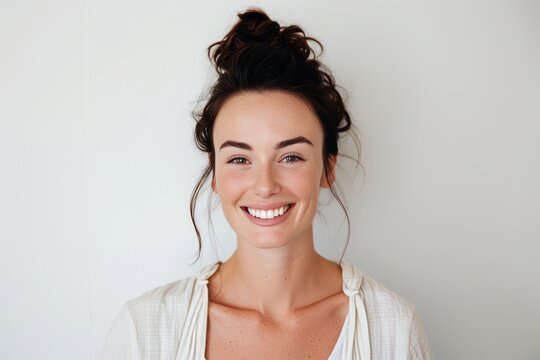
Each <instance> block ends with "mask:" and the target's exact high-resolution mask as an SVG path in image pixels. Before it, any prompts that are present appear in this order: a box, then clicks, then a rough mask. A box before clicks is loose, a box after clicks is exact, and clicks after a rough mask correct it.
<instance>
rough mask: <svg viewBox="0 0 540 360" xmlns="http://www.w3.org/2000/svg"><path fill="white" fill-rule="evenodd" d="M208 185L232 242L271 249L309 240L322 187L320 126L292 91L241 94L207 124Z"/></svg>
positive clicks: (232, 98)
mask: <svg viewBox="0 0 540 360" xmlns="http://www.w3.org/2000/svg"><path fill="white" fill-rule="evenodd" d="M213 141H214V148H215V169H214V178H213V181H212V187H213V189H214V191H215V192H216V193H217V194H218V195H219V197H220V200H221V206H222V208H223V212H224V214H225V217H226V218H227V221H228V222H229V224H230V225H231V227H232V228H233V229H234V231H235V232H236V233H237V235H238V246H243V245H244V244H251V245H252V246H255V247H257V248H277V247H282V246H286V245H287V244H292V243H295V242H298V241H302V240H303V239H305V240H309V241H311V240H312V222H313V218H314V216H315V213H316V211H317V203H318V197H319V189H320V187H321V186H322V187H327V186H328V184H327V182H326V177H325V176H324V165H323V131H322V127H321V124H320V122H319V120H318V119H317V117H316V116H315V115H314V114H313V113H312V112H311V110H310V108H309V107H308V105H307V104H306V103H305V102H304V101H303V100H302V99H301V98H300V97H298V96H296V95H293V94H291V93H287V92H284V91H276V90H272V91H264V92H243V93H239V94H236V95H234V96H232V97H231V98H230V99H228V100H227V101H226V103H225V104H224V105H223V106H222V108H221V110H220V112H219V114H218V116H217V118H216V122H215V125H214V130H213Z"/></svg>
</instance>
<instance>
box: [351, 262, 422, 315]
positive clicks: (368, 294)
mask: <svg viewBox="0 0 540 360" xmlns="http://www.w3.org/2000/svg"><path fill="white" fill-rule="evenodd" d="M342 268H343V281H344V283H345V284H344V286H345V288H346V289H347V288H350V289H351V290H357V291H358V292H359V293H360V295H361V296H362V298H363V300H364V302H365V303H366V307H367V308H368V309H371V310H373V309H374V308H376V309H378V310H379V311H384V314H387V315H389V314H393V315H400V316H404V317H411V316H413V314H414V313H415V312H416V310H415V308H414V306H413V305H412V304H411V303H410V302H409V301H407V300H405V299H404V298H403V297H401V296H400V295H398V294H397V293H395V292H394V291H392V290H390V289H388V288H387V287H386V286H384V285H383V284H381V283H380V282H378V281H377V280H375V279H373V278H372V277H370V276H368V275H366V274H365V273H364V272H362V271H361V270H360V269H359V268H358V267H357V266H355V265H353V264H350V263H348V262H345V261H344V262H343V263H342Z"/></svg>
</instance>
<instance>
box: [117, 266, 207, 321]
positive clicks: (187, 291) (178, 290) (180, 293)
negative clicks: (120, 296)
mask: <svg viewBox="0 0 540 360" xmlns="http://www.w3.org/2000/svg"><path fill="white" fill-rule="evenodd" d="M196 283H197V278H196V277H195V276H193V277H188V278H185V279H182V280H178V281H175V282H171V283H168V284H165V285H162V286H159V287H156V288H154V289H151V290H148V291H145V292H144V293H142V294H141V295H139V296H137V297H135V298H133V299H131V300H129V301H128V302H126V304H125V308H126V309H127V310H128V311H129V313H130V314H131V315H132V316H137V315H148V314H149V312H151V311H152V310H153V309H159V308H162V309H163V308H178V306H182V305H184V304H188V303H189V302H190V301H191V298H192V297H193V295H194V294H196V293H197V290H198V289H197V286H196Z"/></svg>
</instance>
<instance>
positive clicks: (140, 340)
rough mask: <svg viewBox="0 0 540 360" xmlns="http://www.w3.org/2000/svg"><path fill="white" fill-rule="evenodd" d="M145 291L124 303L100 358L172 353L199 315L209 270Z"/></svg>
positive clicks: (211, 268)
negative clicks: (185, 331) (185, 330)
mask: <svg viewBox="0 0 540 360" xmlns="http://www.w3.org/2000/svg"><path fill="white" fill-rule="evenodd" d="M213 269H215V265H213V266H207V267H205V268H204V269H203V270H202V271H201V272H200V273H199V274H198V275H197V276H192V277H188V278H184V279H182V280H178V281H175V282H171V283H168V284H165V285H163V286H160V287H156V288H154V289H151V290H148V291H146V292H144V293H142V294H141V295H139V296H137V297H135V298H133V299H131V300H129V301H128V302H126V303H125V305H124V306H123V308H122V311H121V312H120V314H119V315H118V316H117V318H116V320H115V322H114V323H113V325H112V327H111V329H110V330H109V334H108V336H107V339H106V342H105V346H104V348H103V352H102V356H101V358H100V359H107V360H108V359H131V358H142V357H145V358H146V357H154V356H157V355H159V356H165V357H169V356H171V357H172V356H173V355H174V354H176V351H177V350H178V344H179V342H180V341H181V339H182V336H183V333H184V329H185V328H186V327H188V328H189V327H190V326H192V325H194V324H195V323H196V322H197V319H198V318H200V312H201V311H204V309H203V307H202V306H201V305H202V303H203V302H204V298H205V296H204V295H205V294H206V291H205V290H206V288H207V287H206V282H207V280H206V279H207V277H208V274H209V271H211V270H213Z"/></svg>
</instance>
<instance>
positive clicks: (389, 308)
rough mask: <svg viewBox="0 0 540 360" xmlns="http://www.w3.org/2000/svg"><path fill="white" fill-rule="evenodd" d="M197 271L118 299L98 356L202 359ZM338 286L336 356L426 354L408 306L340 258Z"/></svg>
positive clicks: (358, 359)
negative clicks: (343, 307) (343, 309)
mask: <svg viewBox="0 0 540 360" xmlns="http://www.w3.org/2000/svg"><path fill="white" fill-rule="evenodd" d="M218 266H219V265H218V264H214V265H211V266H207V267H205V268H204V269H203V270H202V271H201V272H200V273H199V275H198V276H196V277H192V278H187V279H183V280H180V281H176V282H174V283H170V284H168V285H165V286H162V287H159V288H156V289H154V290H151V291H148V292H146V293H144V294H142V295H141V296H139V297H137V298H135V299H133V300H131V301H129V302H127V303H126V305H124V307H123V309H122V311H121V313H120V315H119V316H118V318H117V319H116V321H115V323H114V325H113V326H112V328H111V330H110V331H109V335H108V337H107V340H106V342H105V346H104V349H103V351H102V354H101V357H100V359H101V360H117V359H122V360H127V359H130V360H131V359H133V360H135V359H145V360H154V359H159V360H165V359H167V360H169V359H170V360H204V353H205V346H206V325H207V317H208V287H207V284H208V278H209V277H210V276H211V275H212V274H213V273H214V272H215V271H216V270H217V268H218ZM341 268H342V276H343V292H344V293H345V294H347V296H348V297H349V312H348V315H347V319H346V320H345V321H346V322H347V324H346V325H347V326H346V327H345V326H344V329H346V331H347V333H346V334H345V337H344V339H343V343H342V347H341V349H340V351H338V353H341V359H342V360H367V359H375V360H379V359H381V360H390V359H393V360H398V359H399V360H416V359H418V360H420V359H426V360H427V359H432V354H431V350H430V348H429V344H428V341H427V338H426V335H425V333H424V330H423V327H422V324H421V322H420V320H419V318H418V315H417V314H416V312H415V310H414V308H413V306H412V305H411V304H409V303H408V302H407V301H406V300H404V299H402V298H401V297H400V296H398V295H396V294H394V293H393V292H391V291H390V290H388V289H386V288H385V287H384V286H382V285H381V284H379V283H377V282H376V281H375V280H373V279H371V278H370V277H368V276H366V275H364V274H362V273H361V272H360V271H359V270H358V269H357V268H356V267H355V266H353V265H351V264H349V263H348V262H345V261H343V262H342V263H341Z"/></svg>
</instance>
